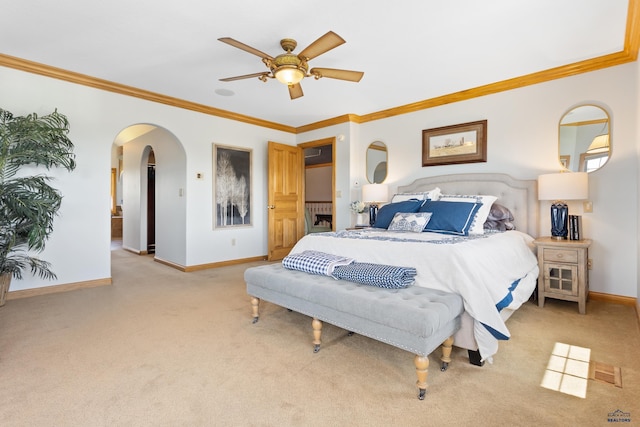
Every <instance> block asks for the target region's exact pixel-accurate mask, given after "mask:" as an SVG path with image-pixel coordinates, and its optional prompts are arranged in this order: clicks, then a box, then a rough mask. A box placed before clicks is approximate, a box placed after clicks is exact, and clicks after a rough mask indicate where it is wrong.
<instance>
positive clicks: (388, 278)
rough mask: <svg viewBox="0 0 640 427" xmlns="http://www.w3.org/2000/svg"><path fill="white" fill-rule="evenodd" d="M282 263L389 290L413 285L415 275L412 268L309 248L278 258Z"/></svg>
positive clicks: (292, 267)
mask: <svg viewBox="0 0 640 427" xmlns="http://www.w3.org/2000/svg"><path fill="white" fill-rule="evenodd" d="M282 266H283V267H284V268H288V269H290V270H298V271H304V272H305V273H310V274H320V275H325V276H332V277H334V278H336V279H342V280H348V281H350V282H356V283H362V284H365V285H371V286H378V287H381V288H389V289H397V288H405V287H407V286H409V285H411V284H413V282H414V280H415V276H416V274H417V272H416V269H415V268H413V267H396V266H393V265H383V264H372V263H365V262H355V261H354V259H353V258H347V257H343V256H340V255H332V254H328V253H326V252H320V251H313V250H306V251H303V252H300V253H297V254H289V255H287V256H286V257H284V259H283V260H282Z"/></svg>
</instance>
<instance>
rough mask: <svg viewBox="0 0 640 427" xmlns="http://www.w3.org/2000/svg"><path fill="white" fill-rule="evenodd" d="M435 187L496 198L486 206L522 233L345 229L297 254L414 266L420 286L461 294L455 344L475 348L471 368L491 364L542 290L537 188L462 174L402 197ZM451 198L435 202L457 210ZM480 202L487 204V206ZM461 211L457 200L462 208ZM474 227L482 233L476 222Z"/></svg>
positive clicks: (420, 185)
mask: <svg viewBox="0 0 640 427" xmlns="http://www.w3.org/2000/svg"><path fill="white" fill-rule="evenodd" d="M434 189H439V193H440V195H444V196H454V195H455V196H459V195H466V196H476V195H491V196H494V197H493V199H491V198H490V199H485V201H487V200H489V202H491V203H493V204H494V205H496V206H497V205H501V206H503V207H505V208H507V209H508V211H509V212H510V213H511V214H512V215H513V220H512V221H510V223H512V224H514V225H515V227H516V229H515V230H510V231H505V232H501V231H487V232H484V233H480V234H477V233H476V234H473V235H471V234H470V235H469V236H464V235H460V233H449V232H446V233H445V234H443V233H441V232H424V231H422V232H419V233H410V232H406V231H403V232H396V231H389V230H387V229H386V228H384V227H382V228H375V229H365V230H342V231H338V232H333V233H317V234H314V235H307V236H305V237H304V238H303V239H301V240H300V241H299V242H298V243H297V244H296V245H295V247H294V248H293V250H292V251H291V254H296V253H301V252H304V251H306V250H314V251H321V252H325V253H329V254H336V255H341V256H345V257H350V258H353V259H355V260H356V261H358V262H366V263H375V264H385V265H396V266H397V265H401V266H407V267H415V268H416V270H417V275H416V276H415V282H414V284H413V286H422V287H427V288H432V289H439V290H444V291H448V292H455V293H458V294H460V295H462V297H463V299H464V306H465V312H464V314H463V316H462V326H461V329H460V330H459V331H458V332H457V333H456V335H455V336H454V345H455V346H457V347H461V348H464V349H467V350H469V357H470V361H471V363H474V364H482V363H483V362H484V361H485V360H488V361H489V362H491V361H492V358H493V356H494V355H495V354H496V353H497V351H498V342H499V341H500V340H504V339H509V338H510V332H509V330H508V328H507V327H506V324H505V322H506V320H507V319H508V318H509V317H510V316H511V314H513V312H514V311H515V310H517V309H518V308H519V307H520V306H521V305H522V304H523V303H524V302H526V301H527V300H528V299H529V298H530V296H531V294H532V293H533V291H534V290H535V288H536V283H537V277H538V264H537V259H536V257H535V254H534V247H533V244H532V241H533V237H534V236H536V235H537V232H538V225H539V223H538V201H537V184H536V181H535V180H518V179H514V178H512V177H511V176H508V175H505V174H456V175H444V176H436V177H426V178H420V179H418V180H416V181H414V182H413V183H411V184H409V185H403V186H399V187H398V189H397V191H396V193H397V194H398V196H399V197H404V196H406V197H410V198H412V197H411V195H414V194H429V192H431V191H433V190H434ZM401 194H402V195H404V196H400V195H401ZM494 199H495V200H494ZM434 200H435V199H434ZM450 201H459V200H454V199H451V198H446V197H445V198H441V199H440V201H439V204H432V205H433V206H434V207H435V206H436V205H437V206H445V207H447V208H449V207H451V206H453V205H452V204H451V203H449V202H450ZM412 202H413V200H412ZM407 203H408V202H407ZM487 204H489V203H485V205H487ZM423 205H424V204H423ZM465 205H467V204H466V203H465ZM478 205H480V208H481V207H482V204H481V203H478ZM392 206H396V205H395V204H394V205H392ZM397 206H399V205H397ZM459 207H460V204H458V203H456V204H455V208H456V209H458V208H459ZM476 208H477V207H476ZM383 209H384V207H383V208H381V210H380V214H383ZM388 210H389V211H391V209H388ZM447 212H448V211H447ZM474 212H476V211H474ZM425 215H426V214H425ZM432 215H434V216H431V219H430V220H428V223H427V225H428V226H429V224H431V223H432V222H433V224H434V225H433V227H435V228H433V229H435V230H440V229H439V228H438V227H437V222H438V220H434V218H436V215H441V214H439V213H432ZM471 215H474V214H471ZM437 218H441V216H438V217H437ZM379 219H380V217H379ZM396 219H397V218H396ZM474 227H476V231H477V224H476V225H475V226H474ZM467 231H468V229H467Z"/></svg>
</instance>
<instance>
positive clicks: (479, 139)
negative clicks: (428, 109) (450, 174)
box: [422, 120, 487, 166]
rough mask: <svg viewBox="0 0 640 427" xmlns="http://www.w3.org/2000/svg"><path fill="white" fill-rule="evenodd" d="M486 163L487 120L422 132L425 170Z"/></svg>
mask: <svg viewBox="0 0 640 427" xmlns="http://www.w3.org/2000/svg"><path fill="white" fill-rule="evenodd" d="M486 161H487V121H486V120H480V121H477V122H470V123H463V124H459V125H452V126H443V127H439V128H434V129H426V130H423V131H422V166H436V165H452V164H459V163H476V162H486Z"/></svg>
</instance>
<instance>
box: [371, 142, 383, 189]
mask: <svg viewBox="0 0 640 427" xmlns="http://www.w3.org/2000/svg"><path fill="white" fill-rule="evenodd" d="M386 178H387V146H386V145H385V144H384V143H383V142H380V141H374V142H372V143H371V144H369V147H367V181H369V183H371V184H381V183H382V182H383V181H384V180H385V179H386Z"/></svg>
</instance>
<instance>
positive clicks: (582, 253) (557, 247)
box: [533, 237, 591, 314]
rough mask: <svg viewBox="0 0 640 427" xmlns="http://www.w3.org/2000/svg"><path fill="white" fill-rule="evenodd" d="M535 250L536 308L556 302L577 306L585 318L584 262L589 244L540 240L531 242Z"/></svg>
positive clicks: (586, 284) (586, 277) (586, 279)
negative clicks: (536, 273)
mask: <svg viewBox="0 0 640 427" xmlns="http://www.w3.org/2000/svg"><path fill="white" fill-rule="evenodd" d="M533 243H534V244H535V245H536V246H537V248H538V265H539V266H540V275H539V276H538V306H540V307H543V306H544V299H545V297H546V298H556V299H562V300H567V301H575V302H577V303H578V311H579V312H580V314H585V312H586V303H587V296H588V294H589V271H588V265H587V260H588V257H589V246H591V240H589V239H584V240H556V239H553V238H551V237H540V238H538V239H536V240H535V241H534V242H533Z"/></svg>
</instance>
